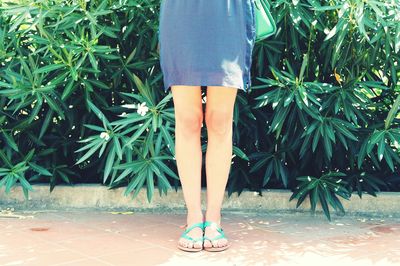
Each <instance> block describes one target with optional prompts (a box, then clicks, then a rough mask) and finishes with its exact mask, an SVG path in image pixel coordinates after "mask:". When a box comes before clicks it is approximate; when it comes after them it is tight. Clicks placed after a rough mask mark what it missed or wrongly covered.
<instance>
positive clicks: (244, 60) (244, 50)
mask: <svg viewBox="0 0 400 266" xmlns="http://www.w3.org/2000/svg"><path fill="white" fill-rule="evenodd" d="M161 1H162V2H161V6H160V15H159V30H158V38H159V49H160V50H159V52H160V67H161V70H162V73H163V82H164V91H165V92H167V91H168V89H169V88H170V86H171V85H191V86H207V85H210V86H227V87H236V88H238V89H241V90H243V91H247V90H248V88H249V87H250V86H251V74H250V68H251V64H252V51H253V47H254V42H255V37H256V28H255V12H254V8H255V7H254V0H161Z"/></svg>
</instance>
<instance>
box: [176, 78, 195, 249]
mask: <svg viewBox="0 0 400 266" xmlns="http://www.w3.org/2000/svg"><path fill="white" fill-rule="evenodd" d="M171 91H172V96H173V102H174V108H175V111H174V112H175V158H176V162H177V168H178V174H179V178H180V181H181V184H182V190H183V195H184V199H185V202H186V207H187V211H188V215H187V221H186V223H187V225H188V226H190V225H192V224H194V223H198V222H202V221H203V213H202V210H201V163H202V162H201V160H202V152H201V143H200V134H201V126H202V122H203V109H202V98H201V86H186V85H176V86H171ZM188 235H189V236H191V237H193V238H197V237H201V236H202V235H203V232H202V230H201V228H194V229H193V230H191V231H190V232H189V233H188ZM179 244H180V245H183V246H184V247H189V248H193V243H192V241H189V240H188V239H185V238H180V239H179ZM201 245H202V243H201V242H198V243H195V245H194V247H201Z"/></svg>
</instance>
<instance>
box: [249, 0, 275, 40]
mask: <svg viewBox="0 0 400 266" xmlns="http://www.w3.org/2000/svg"><path fill="white" fill-rule="evenodd" d="M254 7H255V20H256V42H257V41H261V40H264V39H265V38H268V37H269V36H271V35H274V34H275V32H276V24H275V21H274V18H273V17H272V15H271V12H270V10H269V9H270V4H269V2H268V0H254Z"/></svg>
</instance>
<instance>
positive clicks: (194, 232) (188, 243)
mask: <svg viewBox="0 0 400 266" xmlns="http://www.w3.org/2000/svg"><path fill="white" fill-rule="evenodd" d="M203 221H204V218H203V215H202V214H201V215H188V217H187V221H186V224H185V225H182V226H180V228H184V229H185V230H186V229H187V228H189V227H190V226H192V225H194V224H195V223H199V222H203ZM186 235H187V236H189V237H191V238H193V239H199V240H197V241H193V240H190V239H187V238H184V237H182V236H181V237H180V238H179V240H178V245H179V246H181V247H184V248H190V249H191V248H193V249H199V248H202V247H203V241H202V240H200V239H201V237H202V236H203V230H202V229H201V228H200V227H195V228H193V229H191V230H190V231H189V232H188V233H187V234H186Z"/></svg>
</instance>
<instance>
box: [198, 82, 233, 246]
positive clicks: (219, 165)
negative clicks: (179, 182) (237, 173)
mask: <svg viewBox="0 0 400 266" xmlns="http://www.w3.org/2000/svg"><path fill="white" fill-rule="evenodd" d="M237 90H238V89H237V88H233V87H223V86H208V87H207V97H206V112H205V121H206V126H207V134H208V143H207V152H206V178H207V211H206V217H205V218H206V220H208V221H213V222H216V223H217V224H218V225H220V224H221V206H222V201H223V198H224V193H225V187H226V184H227V181H228V176H229V172H230V166H231V160H232V123H233V109H234V104H235V99H236V94H237ZM205 235H206V236H208V237H209V238H213V237H215V236H217V235H219V233H218V231H216V230H215V229H214V228H212V227H207V228H206V230H205ZM226 244H227V240H226V239H218V240H215V241H213V243H210V241H208V240H205V241H204V246H205V247H211V246H212V245H213V246H217V247H218V246H219V247H221V246H224V245H226Z"/></svg>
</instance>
